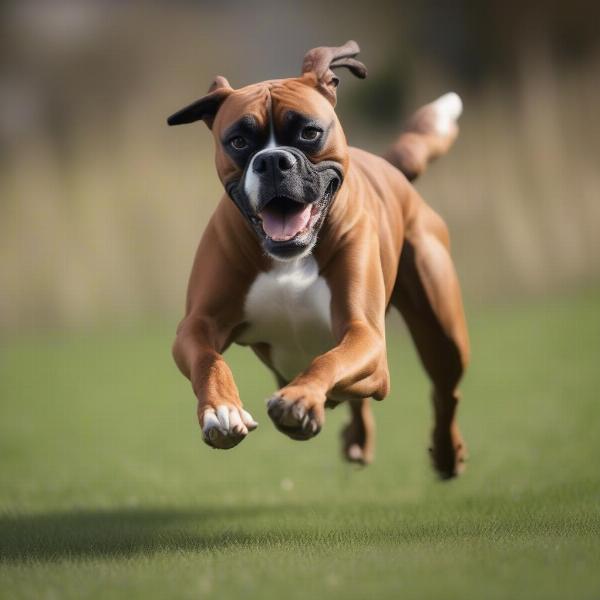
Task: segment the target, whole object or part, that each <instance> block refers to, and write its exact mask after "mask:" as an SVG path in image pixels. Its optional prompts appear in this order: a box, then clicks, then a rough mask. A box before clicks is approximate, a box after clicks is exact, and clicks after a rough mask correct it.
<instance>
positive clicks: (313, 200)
mask: <svg viewBox="0 0 600 600" xmlns="http://www.w3.org/2000/svg"><path fill="white" fill-rule="evenodd" d="M358 52H359V48H358V45H357V44H356V42H352V41H351V42H347V43H346V44H344V45H343V46H340V47H338V48H328V47H320V48H315V49H313V50H310V51H309V52H308V53H307V54H306V55H305V57H304V62H303V65H302V75H301V76H300V77H296V78H291V79H278V80H272V81H265V82H262V83H256V84H253V85H249V86H246V87H243V88H240V89H237V90H235V89H233V88H232V87H231V86H230V85H229V83H228V82H227V80H226V79H225V78H224V77H220V76H219V77H217V78H216V79H215V81H214V83H213V84H212V86H211V87H210V89H209V91H208V94H207V95H206V96H204V97H202V98H200V99H199V100H197V101H196V102H194V103H192V104H190V105H189V106H187V107H185V108H183V109H181V110H180V111H178V112H176V113H175V114H174V115H172V116H171V117H169V119H168V123H169V125H181V124H184V123H192V122H194V121H199V120H203V121H204V122H205V123H206V124H207V125H208V127H209V128H210V129H211V130H212V132H213V135H214V138H215V147H216V165H217V171H218V174H219V177H220V179H221V182H222V183H223V185H224V187H225V189H226V191H227V193H228V194H229V196H230V197H231V199H232V200H233V201H234V202H235V203H236V205H237V206H238V208H239V209H240V211H241V212H242V214H243V215H244V216H245V218H246V219H247V220H248V221H249V223H250V224H251V226H252V227H253V229H254V231H255V232H256V234H257V235H258V237H259V239H260V241H261V243H262V246H263V248H264V249H265V251H266V252H268V253H269V254H270V255H271V256H273V257H275V258H278V259H289V258H294V257H297V256H301V255H303V254H306V253H307V252H310V250H311V249H312V247H313V246H314V244H315V242H316V241H317V235H318V233H319V230H320V228H321V226H322V224H323V221H324V220H325V217H326V215H327V212H328V210H329V207H330V205H331V203H332V201H333V199H334V198H335V195H336V193H337V191H338V190H339V188H340V186H341V184H342V181H343V179H344V174H345V172H346V168H347V165H348V146H347V144H346V138H345V136H344V132H343V130H342V127H341V125H340V122H339V121H338V118H337V116H336V114H335V110H334V107H335V103H336V88H337V84H338V79H337V77H336V76H335V75H334V73H333V69H336V68H338V67H347V68H348V69H350V70H351V71H352V73H354V74H355V75H356V76H358V77H361V78H363V77H365V76H366V69H365V67H364V65H363V64H362V63H360V62H358V61H357V60H356V59H355V58H354V57H355V56H356V55H357V54H358Z"/></svg>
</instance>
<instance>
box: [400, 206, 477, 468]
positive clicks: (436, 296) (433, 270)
mask: <svg viewBox="0 0 600 600" xmlns="http://www.w3.org/2000/svg"><path fill="white" fill-rule="evenodd" d="M418 220H419V222H418V223H417V224H416V225H417V226H415V227H413V228H411V230H409V231H407V240H406V241H405V243H404V246H403V249H402V254H401V257H400V266H399V270H398V277H397V280H396V285H395V289H394V292H393V296H392V304H393V305H394V306H396V307H397V308H398V309H399V310H400V312H401V313H402V316H403V317H404V320H405V321H406V324H407V326H408V329H409V331H410V333H411V335H412V338H413V340H414V342H415V345H416V347H417V351H418V353H419V356H420V358H421V361H422V363H423V366H424V367H425V370H426V371H427V374H428V375H429V377H430V379H431V381H432V383H433V391H432V400H433V412H434V425H433V431H432V445H431V459H432V462H433V466H434V468H435V469H436V471H437V472H438V474H439V476H440V477H441V478H442V479H449V478H451V477H455V476H456V475H458V474H459V473H460V472H461V470H462V469H463V467H464V464H463V463H464V461H465V458H466V448H465V444H464V441H463V439H462V436H461V433H460V431H459V429H458V425H457V422H456V411H457V407H458V400H459V392H458V383H459V381H460V379H461V377H462V375H463V372H464V369H465V368H466V366H467V363H468V360H469V340H468V333H467V327H466V322H465V317H464V312H463V306H462V299H461V293H460V288H459V284H458V278H457V276H456V272H455V270H454V266H453V264H452V260H451V258H450V254H449V251H448V232H447V229H446V226H445V224H444V223H443V221H442V220H441V219H440V217H438V215H437V214H436V213H435V212H433V211H432V210H431V209H429V208H428V207H426V206H423V212H422V213H421V215H420V216H419V217H418Z"/></svg>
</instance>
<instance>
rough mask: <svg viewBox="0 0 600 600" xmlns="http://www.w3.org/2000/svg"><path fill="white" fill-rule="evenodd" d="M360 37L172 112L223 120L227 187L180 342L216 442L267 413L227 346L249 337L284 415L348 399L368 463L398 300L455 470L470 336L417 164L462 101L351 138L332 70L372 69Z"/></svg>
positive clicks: (441, 468)
mask: <svg viewBox="0 0 600 600" xmlns="http://www.w3.org/2000/svg"><path fill="white" fill-rule="evenodd" d="M358 51H359V49H358V45H357V44H356V43H355V42H348V43H346V44H345V45H344V46H341V47H339V48H326V47H323V48H315V49H313V50H311V51H310V52H308V53H307V54H306V56H305V58H304V63H303V68H302V75H301V76H300V77H297V78H290V79H279V80H272V81H265V82H262V83H257V84H254V85H249V86H246V87H243V88H241V89H238V90H234V89H233V88H231V87H230V85H229V83H228V82H227V80H226V79H224V78H223V77H217V79H216V80H215V82H214V83H213V84H212V86H211V88H210V89H209V93H208V94H207V95H206V96H204V97H203V98H201V99H200V100H197V101H196V102H194V103H193V104H191V105H190V106H187V107H186V108H183V109H182V110H180V111H178V112H177V113H175V114H174V115H172V116H171V117H170V118H169V120H168V122H169V124H170V125H179V124H182V123H191V122H193V121H198V120H203V121H204V122H205V123H206V124H207V125H208V127H209V128H210V129H212V132H213V135H214V138H215V146H216V166H217V172H218V174H219V177H220V179H221V182H222V183H223V186H224V187H225V190H226V192H227V193H226V194H225V195H224V197H223V198H222V200H221V202H220V204H219V206H218V207H217V209H216V211H215V213H214V215H213V216H212V218H211V220H210V222H209V223H208V225H207V227H206V230H205V231H204V235H203V236H202V239H201V241H200V245H199V247H198V251H197V253H196V258H195V261H194V266H193V269H192V274H191V278H190V283H189V289H188V295H187V308H186V316H185V318H184V319H183V321H182V322H181V324H180V326H179V328H178V331H177V338H176V341H175V345H174V349H173V354H174V357H175V361H176V362H177V365H178V366H179V368H180V370H181V372H182V373H183V374H184V375H185V376H186V377H188V378H189V379H190V380H191V382H192V387H193V389H194V393H195V394H196V397H197V399H198V419H199V421H200V426H201V428H202V433H203V438H204V440H205V441H206V443H207V444H209V445H210V446H212V447H214V448H232V447H233V446H235V445H237V444H238V443H239V442H241V441H242V440H243V439H244V437H246V435H247V434H248V432H249V431H252V430H253V429H254V428H255V427H256V425H257V424H256V422H255V421H254V419H253V418H252V417H251V416H250V414H249V413H248V412H247V411H245V410H244V409H243V408H242V402H241V400H240V397H239V394H238V390H237V388H236V385H235V382H234V380H233V377H232V374H231V371H230V369H229V367H228V366H227V364H226V362H225V360H224V359H223V356H222V353H223V351H224V350H225V349H226V348H227V347H228V346H229V345H230V344H231V343H232V342H235V343H238V344H242V345H248V346H250V347H251V348H252V350H254V352H255V354H256V355H257V356H258V357H259V358H260V360H261V361H262V362H263V363H264V364H265V365H267V366H268V367H269V369H271V371H272V372H273V374H274V375H275V378H276V380H277V384H278V387H279V388H280V389H279V390H278V391H277V392H276V393H275V394H274V395H273V396H272V398H271V399H270V400H269V401H268V412H269V416H270V417H271V419H272V420H273V422H274V424H275V426H276V427H277V429H279V430H280V431H282V432H283V433H285V434H286V435H288V436H289V437H291V438H293V439H296V440H306V439H309V438H311V437H313V436H315V435H317V433H319V431H320V429H321V427H322V426H323V422H324V409H325V407H326V405H327V406H332V405H335V404H337V403H339V402H342V401H347V402H348V403H349V406H350V411H351V421H350V423H349V424H348V426H347V427H346V428H345V429H344V431H343V432H342V438H343V449H344V453H345V456H346V458H347V459H348V460H350V461H354V462H359V463H363V464H366V463H368V462H370V460H371V459H372V457H373V448H374V424H373V419H372V416H371V412H370V406H369V398H375V399H376V400H382V399H383V398H384V397H385V396H386V395H387V394H388V392H389V372H388V365H387V357H386V344H385V314H386V311H387V310H388V308H389V307H390V306H395V307H396V308H397V309H398V310H399V311H400V312H401V314H402V315H403V317H404V319H405V320H406V323H407V325H408V328H409V330H410V332H411V334H412V337H413V340H414V342H415V344H416V346H417V350H418V352H419V355H420V357H421V360H422V361H423V364H424V366H425V369H426V371H427V373H428V375H429V377H430V378H431V381H432V383H433V408H434V427H433V434H432V437H433V440H432V448H431V456H432V460H433V465H434V467H435V468H436V470H437V472H438V473H439V474H440V476H441V477H444V478H448V477H452V476H455V475H457V474H458V473H459V471H460V470H461V467H462V463H463V461H464V457H465V452H466V449H465V445H464V443H463V440H462V437H461V434H460V432H459V429H458V426H457V424H456V410H457V404H458V398H459V396H458V392H457V385H458V382H459V380H460V378H461V376H462V373H463V371H464V369H465V367H466V365H467V361H468V355H469V342H468V335H467V330H466V325H465V318H464V314H463V307H462V301H461V295H460V289H459V284H458V280H457V277H456V273H455V271H454V267H453V264H452V261H451V259H450V255H449V238H448V231H447V228H446V226H445V224H444V222H443V221H442V219H441V218H440V217H439V216H438V215H437V214H436V213H435V212H434V211H433V210H432V209H431V208H430V207H429V206H428V205H427V204H425V202H424V201H423V200H422V198H421V197H420V196H419V194H418V193H417V192H416V191H415V189H414V188H413V186H412V185H411V184H410V183H409V181H408V179H414V178H415V177H416V176H418V175H419V174H420V173H422V172H423V171H424V170H425V168H426V166H427V163H428V162H429V161H431V160H432V159H433V158H435V157H437V156H439V155H441V154H443V153H445V152H446V151H447V150H448V148H449V147H450V145H451V144H452V142H453V141H454V139H455V138H456V135H457V132H458V128H457V126H456V119H457V118H458V116H459V115H460V112H461V102H460V99H459V98H458V96H456V94H446V95H445V96H442V97H441V98H439V99H438V100H436V101H435V102H433V103H432V104H428V105H427V106H425V107H423V108H421V109H420V110H419V111H418V112H417V113H416V114H415V115H414V117H413V118H412V119H411V121H410V122H409V124H408V126H407V128H406V130H405V132H404V133H403V134H402V135H401V136H400V137H399V139H398V140H397V142H396V143H395V144H394V146H393V147H392V148H391V150H390V151H389V153H388V155H387V156H386V159H383V158H379V157H377V156H374V155H372V154H369V153H367V152H364V151H363V150H359V149H357V148H351V147H348V145H347V144H346V139H345V137H344V132H343V130H342V127H341V125H340V123H339V121H338V118H337V116H336V114H335V111H334V106H335V102H336V88H337V84H338V79H337V78H336V77H335V75H334V74H333V69H336V68H339V67H347V68H349V69H350V70H351V71H352V72H353V73H354V74H355V75H357V76H358V77H365V76H366V69H365V67H364V65H363V64H362V63H360V62H359V61H357V60H356V58H355V57H356V55H357V54H358ZM407 178H408V179H407Z"/></svg>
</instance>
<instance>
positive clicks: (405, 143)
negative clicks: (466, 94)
mask: <svg viewBox="0 0 600 600" xmlns="http://www.w3.org/2000/svg"><path fill="white" fill-rule="evenodd" d="M462 109H463V106H462V100H461V99H460V97H459V96H458V94H455V93H454V92H449V93H447V94H444V95H443V96H440V97H439V98H438V99H437V100H434V101H433V102H431V103H430V104H426V105H425V106H422V107H421V108H420V109H419V110H418V111H417V112H416V113H415V114H414V115H413V116H412V117H411V118H410V119H409V120H408V123H407V124H406V127H405V128H404V131H403V132H402V133H401V134H400V137H399V138H398V139H397V140H396V142H395V143H394V144H393V145H392V146H391V148H390V149H389V150H388V151H387V152H386V154H385V155H384V158H385V159H386V160H387V161H388V162H390V163H392V164H393V165H394V166H395V167H397V168H398V169H400V170H401V171H402V172H403V173H404V175H406V177H407V178H408V179H409V180H410V181H413V180H414V179H416V178H417V177H419V175H421V174H422V173H423V172H424V171H425V169H426V168H427V165H428V164H429V163H430V162H431V161H432V160H434V159H436V158H437V157H438V156H442V155H443V154H446V152H448V150H449V149H450V146H452V144H453V142H454V140H455V139H456V137H457V136H458V125H457V123H456V122H457V120H458V117H460V115H461V113H462Z"/></svg>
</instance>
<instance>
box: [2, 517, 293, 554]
mask: <svg viewBox="0 0 600 600" xmlns="http://www.w3.org/2000/svg"><path fill="white" fill-rule="evenodd" d="M288 510H290V511H291V510H297V509H293V508H291V507H286V506H277V507H264V508H262V507H252V506H245V507H239V506H236V507H231V508H215V507H210V508H202V507H199V508H193V509H192V508H190V509H175V508H174V509H168V508H165V509H142V508H139V509H138V508H116V509H107V510H74V511H70V512H54V513H52V512H50V513H41V514H29V515H17V516H3V517H0V562H21V561H30V560H40V561H54V560H60V559H62V558H94V557H96V558H98V557H105V558H111V557H127V556H133V555H136V554H139V553H153V552H160V551H162V550H192V551H202V550H210V549H223V548H226V547H229V546H239V545H245V544H247V543H249V542H253V543H257V542H258V543H260V541H261V539H262V538H265V542H266V541H267V539H270V540H272V536H273V535H283V534H282V533H278V534H277V533H274V532H273V531H271V530H269V529H268V528H267V529H264V530H261V529H260V528H259V529H258V531H257V532H256V533H252V534H251V533H248V531H247V530H246V532H245V531H244V528H241V527H239V522H240V517H241V518H243V519H248V520H249V521H250V522H252V521H254V520H255V519H256V518H260V517H261V516H263V515H267V513H268V514H269V515H272V514H274V513H275V514H281V516H284V515H285V512H286V511H288ZM228 517H232V518H233V519H235V520H236V521H235V522H236V523H237V524H238V526H234V527H233V528H228V527H227V526H219V527H214V526H211V523H215V522H216V523H217V524H219V525H223V524H226V523H227V520H228Z"/></svg>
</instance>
